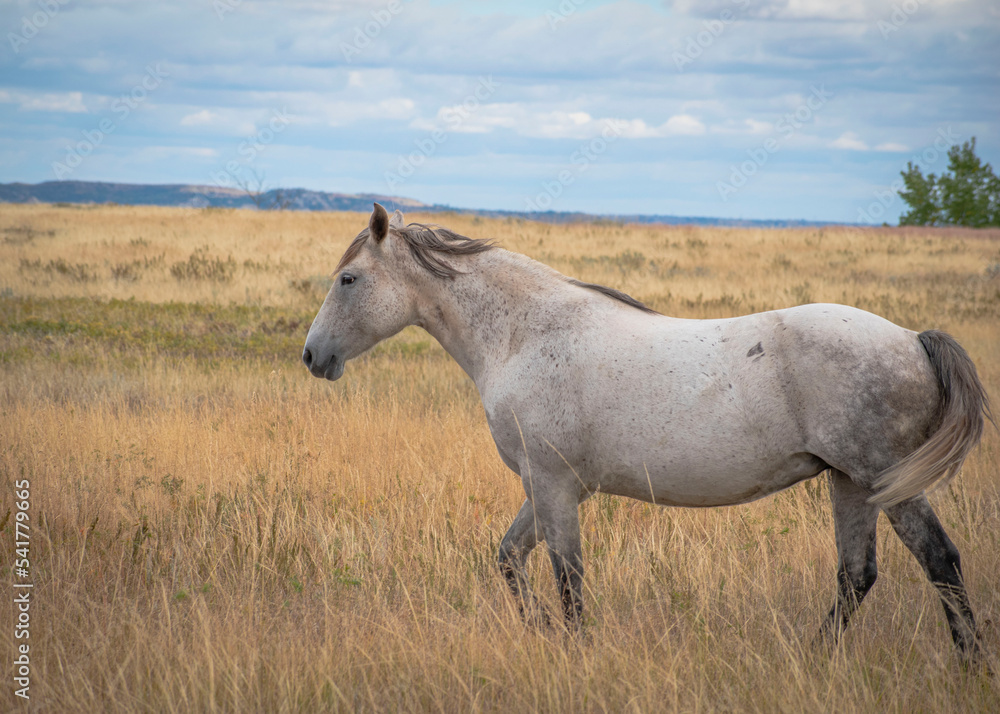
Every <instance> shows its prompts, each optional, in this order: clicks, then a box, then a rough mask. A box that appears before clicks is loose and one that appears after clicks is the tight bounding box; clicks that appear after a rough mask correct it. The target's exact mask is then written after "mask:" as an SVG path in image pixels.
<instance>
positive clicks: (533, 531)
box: [497, 499, 547, 619]
mask: <svg viewBox="0 0 1000 714" xmlns="http://www.w3.org/2000/svg"><path fill="white" fill-rule="evenodd" d="M538 536H539V532H538V529H537V527H536V523H535V510H534V508H533V507H532V505H531V501H529V500H528V499H525V500H524V503H523V504H521V510H519V511H518V512H517V515H516V516H515V517H514V522H513V523H511V524H510V528H508V529H507V533H506V535H504V537H503V541H501V543H500V552H499V553H498V555H497V560H498V561H499V565H500V573H501V574H502V575H503V577H504V580H506V581H507V586H508V587H509V588H510V591H511V592H512V593H513V594H514V597H515V598H516V599H517V608H518V611H519V612H520V613H521V615H522V616H523V617H525V619H529V616H528V614H527V612H526V609H527V608H530V611H531V615H532V616H534V615H535V614H538V613H540V615H541V617H542V618H543V619H547V618H546V616H545V613H544V612H542V611H541V610H540V608H539V606H538V603H537V601H536V600H535V597H534V595H532V594H531V586H530V585H529V584H528V574H527V573H526V572H525V569H524V563H525V561H526V560H527V559H528V556H529V555H530V554H531V551H532V550H534V548H535V546H536V545H537V544H538Z"/></svg>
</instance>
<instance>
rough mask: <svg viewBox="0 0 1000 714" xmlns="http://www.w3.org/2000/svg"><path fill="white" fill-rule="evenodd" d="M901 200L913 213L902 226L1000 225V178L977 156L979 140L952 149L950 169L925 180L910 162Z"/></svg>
mask: <svg viewBox="0 0 1000 714" xmlns="http://www.w3.org/2000/svg"><path fill="white" fill-rule="evenodd" d="M901 174H902V176H903V185H904V187H905V188H904V190H902V191H900V192H899V195H900V197H901V198H902V199H903V200H904V201H905V202H906V203H907V204H908V205H909V207H910V210H909V211H908V212H907V213H905V214H903V215H902V216H900V218H899V225H901V226H905V225H918V226H935V225H954V226H972V227H974V228H982V227H985V226H1000V178H998V177H997V176H996V175H995V174H994V173H993V168H992V167H991V166H990V165H989V164H988V163H983V162H982V161H981V160H980V158H979V157H978V156H976V138H975V137H972V139H971V140H970V141H967V142H965V143H964V144H962V145H961V146H959V145H957V144H956V145H955V146H952V147H951V148H950V149H948V170H947V171H945V172H944V173H943V174H941V176H940V177H936V176H935V175H934V174H927V176H926V177H925V176H924V175H923V173H922V172H921V171H920V167H919V166H914V165H913V163H912V162H910V163H907V165H906V171H902V172H901Z"/></svg>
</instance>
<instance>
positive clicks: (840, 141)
mask: <svg viewBox="0 0 1000 714" xmlns="http://www.w3.org/2000/svg"><path fill="white" fill-rule="evenodd" d="M830 146H831V147H833V148H834V149H847V150H848V151H868V144H866V143H865V142H863V141H861V139H860V138H858V135H857V134H855V133H854V132H853V131H848V132H845V133H843V134H841V135H840V136H839V137H838V138H837V139H836V140H835V141H834V142H833V143H831V144H830Z"/></svg>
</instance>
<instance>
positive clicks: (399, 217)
mask: <svg viewBox="0 0 1000 714" xmlns="http://www.w3.org/2000/svg"><path fill="white" fill-rule="evenodd" d="M403 225H404V220H403V212H402V211H400V210H399V209H398V208H397V209H396V211H395V213H393V214H392V218H390V219H389V227H390V228H402V227H403Z"/></svg>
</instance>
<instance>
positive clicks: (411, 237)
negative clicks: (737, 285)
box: [334, 223, 659, 315]
mask: <svg viewBox="0 0 1000 714" xmlns="http://www.w3.org/2000/svg"><path fill="white" fill-rule="evenodd" d="M390 230H391V231H393V232H394V233H395V234H396V235H398V236H399V237H400V238H402V239H403V241H404V242H405V243H406V245H407V246H408V247H409V249H410V253H412V254H413V257H414V259H415V260H416V261H417V262H418V263H419V264H420V265H421V266H423V267H424V269H425V270H427V271H428V272H429V273H431V274H432V275H435V276H437V277H439V278H446V279H451V278H454V277H455V276H456V275H459V274H461V272H462V271H460V270H458V269H457V268H455V267H454V266H452V265H451V264H449V263H448V262H447V261H445V260H444V259H443V258H444V257H446V256H450V255H475V254H477V253H485V252H486V251H489V250H493V249H494V248H496V247H497V245H496V243H494V242H493V241H491V240H488V239H482V238H467V237H465V236H463V235H460V234H458V233H455V232H454V231H450V230H448V229H447V228H442V227H441V226H429V225H425V224H423V223H410V224H409V225H407V226H405V227H401V228H391V229H390ZM369 237H370V234H369V231H368V229H367V228H365V229H364V230H363V231H361V232H360V233H358V235H357V237H355V239H354V240H353V241H351V244H350V245H349V246H348V247H347V250H346V251H345V252H344V257H343V258H341V259H340V263H339V264H338V265H337V270H336V271H334V272H337V271H339V270H340V269H341V268H343V267H344V266H346V265H347V264H348V263H350V262H351V261H352V260H354V259H355V258H356V257H357V255H358V253H360V252H361V248H362V246H363V245H364V244H365V241H367V240H368V238H369ZM560 277H561V278H562V279H563V280H565V281H566V282H568V283H569V284H570V285H576V286H577V287H581V288H586V289H588V290H593V291H595V292H598V293H600V294H602V295H606V296H607V297H609V298H612V299H614V300H618V301H619V302H623V303H625V304H626V305H629V306H630V307H634V308H636V309H637V310H642V311H643V312H648V313H651V314H654V315H658V314H659V313H658V312H657V311H656V310H654V309H652V308H651V307H649V306H647V305H645V304H643V303H641V302H639V301H638V300H636V299H635V298H634V297H632V296H630V295H626V294H625V293H623V292H621V291H620V290H615V289H614V288H609V287H606V286H604V285H597V284H595V283H585V282H583V281H582V280H576V279H574V278H567V277H566V276H563V275H560Z"/></svg>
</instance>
